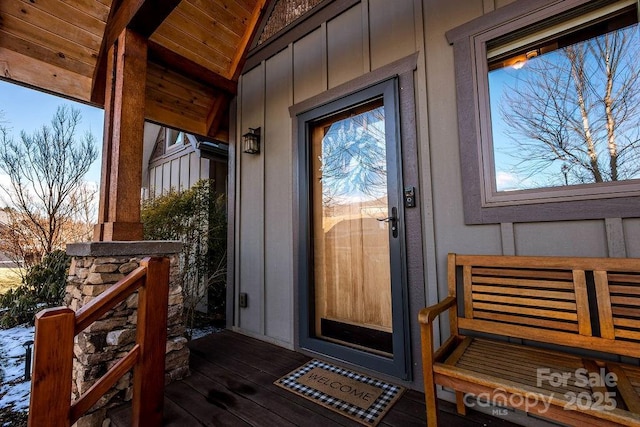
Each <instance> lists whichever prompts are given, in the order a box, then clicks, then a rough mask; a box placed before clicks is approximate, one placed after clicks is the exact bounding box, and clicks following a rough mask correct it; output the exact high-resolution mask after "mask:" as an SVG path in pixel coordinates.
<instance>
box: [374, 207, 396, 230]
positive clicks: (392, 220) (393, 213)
mask: <svg viewBox="0 0 640 427" xmlns="http://www.w3.org/2000/svg"><path fill="white" fill-rule="evenodd" d="M376 219H377V220H378V221H380V222H389V223H391V235H392V236H393V237H398V208H396V207H393V208H391V216H388V217H386V218H376Z"/></svg>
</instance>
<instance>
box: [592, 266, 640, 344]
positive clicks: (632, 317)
mask: <svg viewBox="0 0 640 427" xmlns="http://www.w3.org/2000/svg"><path fill="white" fill-rule="evenodd" d="M638 268H639V269H640V266H639V267H638ZM593 275H594V282H595V286H596V295H597V297H598V316H599V318H600V332H601V335H602V337H605V338H608V339H616V340H617V339H621V340H625V341H631V342H635V343H638V344H640V272H638V271H635V272H634V271H626V272H608V271H605V270H597V271H594V272H593Z"/></svg>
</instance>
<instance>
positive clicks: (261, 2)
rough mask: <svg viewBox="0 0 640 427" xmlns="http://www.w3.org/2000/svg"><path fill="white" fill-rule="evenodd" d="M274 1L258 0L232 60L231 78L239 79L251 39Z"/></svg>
mask: <svg viewBox="0 0 640 427" xmlns="http://www.w3.org/2000/svg"><path fill="white" fill-rule="evenodd" d="M272 1H274V0H258V1H257V2H256V6H255V9H253V13H252V14H251V18H250V20H249V23H248V24H247V30H246V31H245V33H244V35H243V37H242V41H241V43H240V46H239V47H238V50H237V52H236V55H235V57H234V58H233V61H232V62H231V66H230V67H229V75H228V77H229V78H230V79H231V80H236V81H237V80H238V78H239V77H240V73H242V67H244V63H245V61H246V59H247V52H248V51H249V48H250V47H251V41H252V40H253V38H254V37H255V35H256V33H257V32H258V28H259V27H260V21H261V20H262V17H263V16H264V14H265V12H266V11H267V10H268V9H269V5H270V4H271V2H272Z"/></svg>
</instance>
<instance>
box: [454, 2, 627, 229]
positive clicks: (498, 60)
mask: <svg viewBox="0 0 640 427" xmlns="http://www.w3.org/2000/svg"><path fill="white" fill-rule="evenodd" d="M540 3H546V4H547V6H545V7H540V6H539V4H540ZM503 9H504V10H502V9H499V10H497V11H496V12H494V13H492V14H488V15H486V16H483V17H482V18H479V19H478V20H476V21H473V22H472V23H469V24H466V25H464V26H462V27H459V28H457V29H454V30H452V31H450V32H449V33H448V34H447V36H448V37H449V40H450V41H451V42H452V43H453V45H454V51H455V53H456V79H457V80H456V82H457V90H458V112H459V117H458V120H459V129H460V149H461V160H462V170H463V191H464V196H465V220H466V222H467V223H472V224H473V223H494V222H519V221H541V220H561V219H586V218H603V217H625V216H638V214H639V213H640V208H639V207H638V206H639V204H640V200H639V197H638V196H640V61H639V60H638V59H639V58H640V26H639V25H638V11H637V1H636V0H623V1H595V2H594V1H592V2H585V1H577V0H576V1H570V2H525V1H519V2H515V3H513V4H511V5H509V6H507V7H505V8H503ZM496 17H500V21H501V22H496V19H497V18H496ZM465 51H466V52H468V53H470V54H471V55H469V56H467V55H464V54H463V52H465ZM469 59H470V60H469ZM474 80H475V81H476V84H475V85H474V83H473V82H474ZM470 106H473V108H469V107H470ZM469 114H473V115H474V117H469ZM476 123H477V126H476V125H475V124H476Z"/></svg>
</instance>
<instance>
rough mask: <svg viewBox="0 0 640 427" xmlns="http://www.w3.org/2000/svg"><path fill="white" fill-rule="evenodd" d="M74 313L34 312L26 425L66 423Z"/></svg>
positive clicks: (65, 310)
mask: <svg viewBox="0 0 640 427" xmlns="http://www.w3.org/2000/svg"><path fill="white" fill-rule="evenodd" d="M74 327H75V313H74V312H73V310H71V309H70V308H66V307H58V308H50V309H47V310H42V311H41V312H39V313H38V314H37V315H36V330H35V339H34V341H35V345H34V356H33V366H34V370H33V374H32V376H31V402H32V405H31V407H30V408H29V422H28V425H29V427H39V426H50V427H63V426H64V427H68V426H69V405H70V404H71V371H72V368H73V337H74V336H75V333H74V329H75V328H74Z"/></svg>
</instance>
